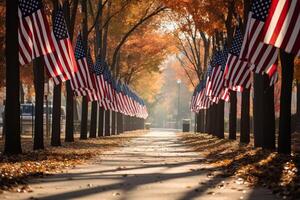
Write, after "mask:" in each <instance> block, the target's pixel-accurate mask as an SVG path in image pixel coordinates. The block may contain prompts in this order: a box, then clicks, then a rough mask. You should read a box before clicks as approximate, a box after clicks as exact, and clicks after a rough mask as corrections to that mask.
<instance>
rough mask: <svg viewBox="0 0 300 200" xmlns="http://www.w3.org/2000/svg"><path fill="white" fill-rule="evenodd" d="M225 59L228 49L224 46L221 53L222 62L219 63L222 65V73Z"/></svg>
mask: <svg viewBox="0 0 300 200" xmlns="http://www.w3.org/2000/svg"><path fill="white" fill-rule="evenodd" d="M227 58H228V48H227V46H224V48H223V51H222V62H221V65H222V68H221V70H222V71H224V70H225V67H226V62H227Z"/></svg>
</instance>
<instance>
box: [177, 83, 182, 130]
mask: <svg viewBox="0 0 300 200" xmlns="http://www.w3.org/2000/svg"><path fill="white" fill-rule="evenodd" d="M180 85H181V80H180V79H178V80H177V86H178V98H177V128H178V129H180Z"/></svg>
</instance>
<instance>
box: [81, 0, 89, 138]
mask: <svg viewBox="0 0 300 200" xmlns="http://www.w3.org/2000/svg"><path fill="white" fill-rule="evenodd" d="M81 7H82V13H83V20H82V38H83V46H84V48H85V50H86V53H87V47H88V11H87V2H86V1H85V0H82V1H81ZM87 126H88V100H87V97H86V96H83V97H82V104H81V123H80V139H87Z"/></svg>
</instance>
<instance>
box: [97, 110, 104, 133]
mask: <svg viewBox="0 0 300 200" xmlns="http://www.w3.org/2000/svg"><path fill="white" fill-rule="evenodd" d="M103 125H104V109H103V107H100V106H99V119H98V137H103V128H104V126H103Z"/></svg>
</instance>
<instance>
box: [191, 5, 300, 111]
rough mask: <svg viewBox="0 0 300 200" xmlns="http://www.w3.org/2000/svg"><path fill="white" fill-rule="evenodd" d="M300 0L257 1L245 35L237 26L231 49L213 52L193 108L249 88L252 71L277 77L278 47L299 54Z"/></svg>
mask: <svg viewBox="0 0 300 200" xmlns="http://www.w3.org/2000/svg"><path fill="white" fill-rule="evenodd" d="M299 10H300V0H254V1H253V2H252V6H251V10H250V12H249V14H248V21H247V25H246V30H245V31H244V34H243V32H242V30H241V29H240V27H236V29H235V32H234V37H233V41H232V44H231V47H230V49H227V47H226V45H225V46H224V47H223V49H221V50H216V51H215V52H214V53H213V56H212V58H211V61H210V64H209V66H208V70H207V72H206V74H205V77H204V79H203V80H202V81H200V83H199V84H198V85H197V86H196V88H195V90H194V93H193V96H192V100H191V111H193V112H199V110H200V109H207V108H209V107H210V106H211V105H212V104H214V103H216V104H217V103H218V102H219V100H225V101H229V97H230V96H229V94H230V93H229V91H230V90H232V91H239V92H242V91H243V89H244V88H250V86H251V82H252V76H251V75H252V72H254V73H257V74H267V75H268V76H269V78H270V86H271V85H274V84H275V83H276V82H277V80H278V72H277V66H278V55H279V49H283V50H284V51H286V52H287V53H291V54H294V55H295V56H298V57H299V56H300V12H299Z"/></svg>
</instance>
